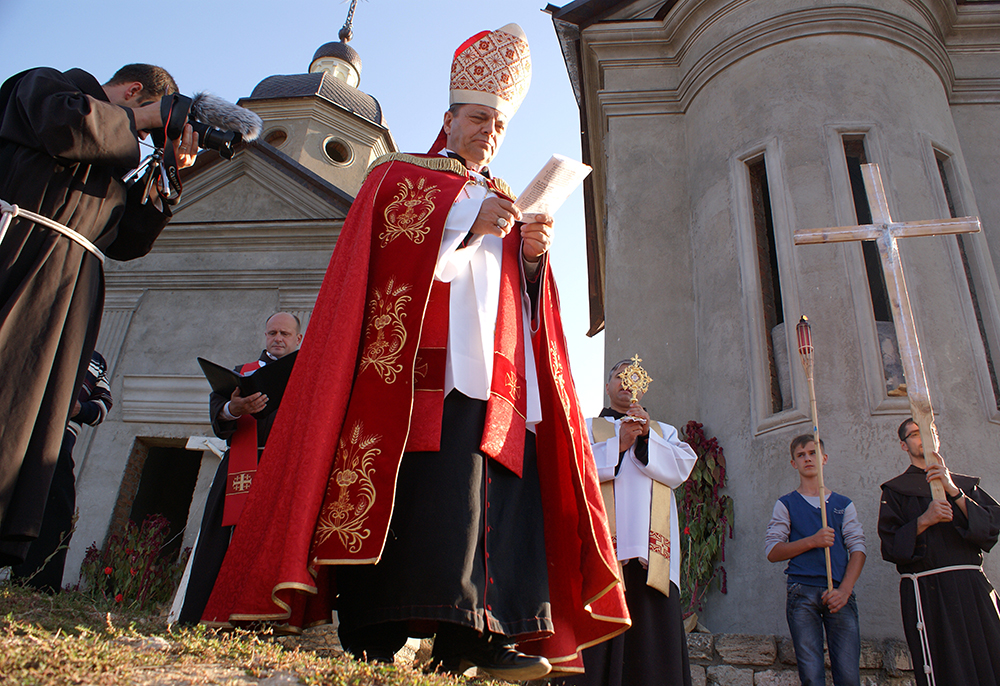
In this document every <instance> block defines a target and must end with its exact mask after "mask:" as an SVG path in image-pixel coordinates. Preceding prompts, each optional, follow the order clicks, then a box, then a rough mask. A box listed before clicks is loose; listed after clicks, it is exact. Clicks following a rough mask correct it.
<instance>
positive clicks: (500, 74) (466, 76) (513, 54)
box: [449, 24, 531, 119]
mask: <svg viewBox="0 0 1000 686" xmlns="http://www.w3.org/2000/svg"><path fill="white" fill-rule="evenodd" d="M530 83H531V52H530V51H529V49H528V38H527V36H525V35H524V31H523V30H522V29H521V27H520V26H518V25H517V24H507V25H506V26H504V27H502V28H499V29H497V30H496V31H483V32H481V33H477V34H476V35H475V36H473V37H472V38H470V39H469V40H467V41H465V42H464V43H462V45H460V46H459V48H458V50H456V51H455V58H454V59H453V60H452V62H451V85H450V90H451V98H450V102H449V104H451V105H455V104H466V103H470V104H476V105H487V106H489V107H492V108H494V109H496V110H498V111H500V112H501V113H502V114H503V115H504V116H505V117H507V118H508V119H510V118H511V117H513V116H514V113H515V112H516V111H517V108H518V107H520V106H521V101H522V100H524V96H525V95H526V94H527V93H528V85H529V84H530Z"/></svg>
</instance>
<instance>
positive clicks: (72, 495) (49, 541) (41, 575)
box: [11, 429, 76, 593]
mask: <svg viewBox="0 0 1000 686" xmlns="http://www.w3.org/2000/svg"><path fill="white" fill-rule="evenodd" d="M74 445H76V435H75V434H74V433H73V432H72V431H69V430H68V429H67V431H66V433H65V434H64V435H63V442H62V445H61V446H60V448H59V459H58V460H57V461H56V470H55V472H54V473H53V474H52V484H51V485H50V486H49V495H48V499H47V500H46V501H45V515H44V516H43V518H42V526H41V529H39V531H38V538H36V539H35V540H34V541H32V542H31V545H30V546H29V547H28V552H27V555H26V556H25V558H24V562H23V563H21V564H19V565H15V566H13V567H11V578H13V579H21V580H23V581H24V582H25V583H26V584H27V585H28V586H31V587H33V588H36V589H38V590H40V591H46V592H47V593H55V592H57V591H59V590H60V587H61V586H62V578H63V571H64V570H65V568H66V553H67V552H69V542H70V539H71V537H72V533H71V532H72V529H73V514H74V512H75V511H76V478H75V477H74V476H73V468H74V467H75V465H74V463H73V446H74Z"/></svg>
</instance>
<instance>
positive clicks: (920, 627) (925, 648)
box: [900, 565, 986, 686]
mask: <svg viewBox="0 0 1000 686" xmlns="http://www.w3.org/2000/svg"><path fill="white" fill-rule="evenodd" d="M960 569H971V570H976V571H978V572H979V573H980V574H983V575H984V576H985V574H986V573H985V572H983V568H982V567H977V566H976V565H952V566H951V567H938V568H937V569H928V570H927V571H926V572H917V573H915V574H900V576H901V577H902V578H904V579H909V580H911V581H912V582H913V595H914V596H916V599H917V633H919V634H920V651H921V652H922V653H923V654H924V674H926V675H927V683H928V684H930V686H936V682H935V681H934V663H933V662H932V661H931V644H930V641H929V640H928V638H927V625H926V624H925V623H924V606H923V605H922V604H921V602H920V585H919V584H918V583H917V580H918V579H920V577H924V576H931V575H932V574H941V573H942V572H955V571H958V570H960Z"/></svg>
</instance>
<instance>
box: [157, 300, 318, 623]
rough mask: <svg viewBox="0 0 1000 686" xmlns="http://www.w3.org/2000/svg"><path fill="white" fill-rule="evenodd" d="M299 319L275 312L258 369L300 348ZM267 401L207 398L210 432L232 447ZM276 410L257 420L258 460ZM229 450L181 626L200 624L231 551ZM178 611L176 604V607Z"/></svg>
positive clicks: (183, 592)
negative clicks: (244, 423)
mask: <svg viewBox="0 0 1000 686" xmlns="http://www.w3.org/2000/svg"><path fill="white" fill-rule="evenodd" d="M300 328H301V322H299V318H298V317H296V316H295V315H293V314H289V313H287V312H276V313H275V314H272V315H271V316H270V317H268V318H267V321H266V322H265V325H264V350H263V351H261V353H260V357H259V358H258V359H257V362H256V363H255V364H256V368H260V367H263V366H265V365H267V364H270V363H271V362H275V361H276V360H279V359H281V358H282V357H284V356H285V355H289V354H291V353H293V352H295V351H296V350H298V349H299V345H300V344H301V343H302V334H301V333H300ZM248 366H250V367H251V369H252V368H254V364H251V365H240V366H239V367H236V368H235V369H236V371H238V372H242V373H244V374H245V373H246V368H247V367H248ZM267 401H268V397H267V396H266V395H263V394H261V393H254V394H253V395H250V396H247V397H246V398H243V397H241V396H240V389H239V388H237V389H236V390H235V391H233V395H232V397H228V398H227V397H226V396H224V395H222V394H220V393H216V392H215V391H213V392H212V394H211V395H210V396H209V399H208V404H209V412H210V413H211V416H212V430H213V431H215V435H216V436H218V437H219V438H222V439H224V440H225V441H226V442H227V443H230V446H231V445H232V438H233V436H234V435H235V434H236V431H237V421H238V419H239V418H240V417H241V416H243V415H252V414H256V413H257V412H260V411H261V410H263V409H264V407H265V406H266V405H267ZM276 414H277V412H276V411H272V412H270V413H269V414H267V415H266V416H264V417H261V418H260V419H258V420H257V422H256V425H257V426H256V428H257V457H258V459H260V453H262V452H263V451H264V444H265V443H267V437H268V435H269V434H270V433H271V426H272V425H273V424H274V417H275V415H276ZM229 453H230V451H229V450H226V454H225V455H223V457H222V461H221V462H220V463H219V468H218V469H217V470H216V472H215V479H214V480H213V481H212V487H211V488H209V490H208V498H207V499H206V501H205V514H204V515H203V516H202V518H201V529H200V531H199V532H198V543H197V545H196V546H195V549H194V552H193V553H192V555H191V564H190V567H189V575H188V582H187V586H186V587H185V586H184V585H183V584H182V587H181V588H180V589H178V591H177V594H178V600H180V599H183V604H182V605H181V607H180V609H179V613H178V616H177V621H178V622H179V623H181V624H197V623H198V622H199V621H200V620H201V614H202V612H204V611H205V604H206V603H208V597H209V596H210V595H211V594H212V587H213V586H214V585H215V579H216V577H218V576H219V569H220V568H221V567H222V561H223V560H224V559H225V557H226V551H227V550H229V541H230V539H231V538H232V536H233V527H232V526H223V524H222V520H223V514H224V511H225V500H226V482H227V480H228V478H229V457H230V455H229ZM175 607H176V605H175Z"/></svg>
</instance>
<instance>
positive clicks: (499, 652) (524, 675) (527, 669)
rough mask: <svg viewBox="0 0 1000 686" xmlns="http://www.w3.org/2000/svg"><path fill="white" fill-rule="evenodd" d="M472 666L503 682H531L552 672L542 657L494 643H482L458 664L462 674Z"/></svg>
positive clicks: (550, 666)
mask: <svg viewBox="0 0 1000 686" xmlns="http://www.w3.org/2000/svg"><path fill="white" fill-rule="evenodd" d="M473 666H475V667H478V668H479V669H481V670H482V671H484V672H486V673H487V674H489V675H490V676H492V677H496V678H497V679H503V680H504V681H531V680H532V679H540V678H542V677H543V676H545V675H546V674H548V673H549V672H551V671H552V665H551V664H549V661H548V660H546V659H545V658H544V657H540V656H538V655H525V654H524V653H522V652H520V651H519V650H517V649H515V648H514V647H513V646H509V645H504V644H502V643H499V642H496V641H484V642H483V643H481V644H480V645H479V646H477V648H476V649H475V650H473V651H471V654H467V655H465V656H463V658H462V660H461V663H460V664H459V668H460V669H461V671H462V672H464V671H465V670H466V669H468V668H469V667H473Z"/></svg>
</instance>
